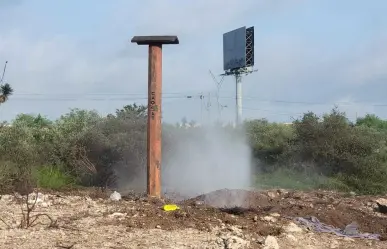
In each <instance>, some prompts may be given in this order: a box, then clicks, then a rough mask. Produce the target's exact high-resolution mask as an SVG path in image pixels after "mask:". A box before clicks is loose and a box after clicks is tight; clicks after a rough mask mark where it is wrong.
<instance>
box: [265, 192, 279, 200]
mask: <svg viewBox="0 0 387 249" xmlns="http://www.w3.org/2000/svg"><path fill="white" fill-rule="evenodd" d="M267 196H269V197H270V198H272V199H274V198H277V197H278V195H277V193H276V192H267Z"/></svg>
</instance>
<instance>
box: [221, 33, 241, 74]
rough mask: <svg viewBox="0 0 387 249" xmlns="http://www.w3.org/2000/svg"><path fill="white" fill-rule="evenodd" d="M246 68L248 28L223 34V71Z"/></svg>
mask: <svg viewBox="0 0 387 249" xmlns="http://www.w3.org/2000/svg"><path fill="white" fill-rule="evenodd" d="M245 66H246V27H242V28H239V29H235V30H233V31H230V32H227V33H225V34H223V69H224V70H225V71H226V70H232V69H237V68H241V67H245Z"/></svg>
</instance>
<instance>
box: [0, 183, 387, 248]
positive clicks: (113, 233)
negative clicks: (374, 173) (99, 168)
mask: <svg viewBox="0 0 387 249" xmlns="http://www.w3.org/2000/svg"><path fill="white" fill-rule="evenodd" d="M236 196H237V197H238V198H237V197H236ZM241 196H243V198H244V199H243V203H244V204H245V206H244V207H240V208H235V207H233V206H234V205H235V203H234V202H235V201H238V202H239V203H241V202H240V201H241V200H240V197H241ZM101 197H102V198H101ZM376 198H377V197H361V198H360V197H344V196H342V195H339V194H335V193H331V192H310V193H303V192H287V191H283V190H280V191H269V192H261V193H255V192H244V191H228V190H222V191H216V192H213V193H210V194H208V195H205V196H200V197H198V198H195V199H191V200H187V201H184V202H183V203H180V204H179V205H180V207H181V209H180V210H177V211H172V212H165V211H163V210H162V206H163V204H164V203H165V202H164V201H162V200H156V199H149V198H145V197H141V196H129V197H126V198H124V199H123V200H121V201H117V202H114V201H111V200H109V198H108V196H107V195H103V196H96V195H95V193H90V192H87V193H71V194H70V193H68V194H66V195H64V194H63V195H56V194H45V195H42V198H41V199H39V201H38V202H37V205H36V208H35V210H34V212H33V213H32V215H36V214H48V215H49V216H50V217H51V218H52V219H54V220H56V221H57V222H56V223H55V224H51V227H49V224H50V220H49V219H48V218H47V217H40V218H39V220H38V222H39V223H40V224H37V223H36V224H37V225H36V226H34V227H31V228H28V229H20V228H17V226H18V225H19V224H20V221H21V206H23V205H24V204H20V203H17V202H18V201H17V199H16V198H15V197H14V196H9V195H4V196H2V197H1V201H0V218H1V219H2V220H3V221H4V222H1V221H0V229H1V230H0V245H1V248H2V249H3V248H4V249H8V248H10V249H11V248H12V249H16V248H21V249H23V248H26V249H27V248H28V249H30V248H34V249H40V248H42V249H43V248H45V249H46V248H69V249H81V248H115V249H118V248H120V249H123V248H214V249H218V248H219V249H224V248H229V249H234V248H266V249H276V248H285V249H286V248H297V249H298V248H299V249H303V248H305V249H306V248H309V249H317V248H321V249H322V248H324V249H325V248H354V249H362V248H376V249H378V248H386V249H387V242H386V241H378V240H366V239H351V238H342V237H338V236H336V235H331V234H325V233H316V232H313V231H310V230H308V229H306V228H304V227H302V226H301V225H298V224H296V221H292V220H291V219H289V217H296V216H300V217H305V216H308V215H312V216H315V217H317V218H318V219H320V220H321V221H322V222H325V223H328V224H330V225H334V226H337V227H340V228H342V227H343V226H345V225H347V224H349V223H351V222H353V221H355V222H357V223H358V225H359V229H360V230H361V232H369V233H379V234H382V235H383V236H384V235H385V233H386V230H385V229H386V228H387V216H386V215H384V214H380V213H378V212H375V211H374V210H373V208H374V205H376V204H374V200H375V199H376ZM208 204H211V205H213V206H216V205H220V206H222V207H225V206H226V208H223V209H220V208H214V207H210V206H208ZM227 205H229V207H227ZM24 206H25V205H24ZM288 216H289V217H288ZM383 238H384V237H382V239H383Z"/></svg>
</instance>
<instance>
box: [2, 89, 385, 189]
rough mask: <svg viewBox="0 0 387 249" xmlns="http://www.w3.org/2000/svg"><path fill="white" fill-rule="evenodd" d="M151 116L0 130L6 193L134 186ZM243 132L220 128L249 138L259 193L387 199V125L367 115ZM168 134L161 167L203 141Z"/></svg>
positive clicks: (141, 110) (75, 115)
mask: <svg viewBox="0 0 387 249" xmlns="http://www.w3.org/2000/svg"><path fill="white" fill-rule="evenodd" d="M2 93H3V96H5V95H7V97H8V96H9V94H10V93H12V90H11V91H9V90H8V91H7V90H5V91H4V89H2ZM7 97H5V98H2V99H6V98H7ZM146 115H147V108H146V107H144V106H138V105H128V106H125V107H123V108H122V109H119V110H117V111H116V112H115V113H113V114H109V115H107V116H101V115H99V114H98V113H97V112H96V111H87V110H79V109H74V110H71V111H70V112H69V113H67V114H65V115H63V116H61V117H60V118H59V119H58V120H55V121H51V120H48V119H47V118H45V117H42V116H41V115H27V114H20V115H19V116H17V117H16V118H15V120H13V121H12V123H11V124H10V125H8V126H2V127H1V128H0V190H1V191H3V192H4V191H14V190H16V191H19V192H20V191H22V190H23V189H25V188H26V185H31V186H38V187H41V188H51V189H60V188H66V187H72V186H75V185H77V186H98V187H114V186H115V184H116V183H117V176H118V175H120V174H121V173H122V172H125V175H129V176H131V177H132V178H133V179H135V178H136V177H138V172H141V171H144V170H145V167H144V165H145V163H146ZM244 126H245V129H236V130H234V129H230V127H223V128H221V127H220V126H219V129H228V130H230V131H231V130H233V131H232V132H234V133H235V134H233V135H238V134H237V133H238V132H239V135H240V136H243V135H246V136H247V138H248V141H249V144H250V146H251V151H252V154H253V157H254V159H255V160H254V162H255V166H256V168H257V170H258V174H257V186H259V187H262V188H265V187H273V186H277V187H284V188H299V189H310V188H330V189H339V190H344V191H355V192H356V193H364V194H365V193H371V194H376V193H386V192H387V184H385V183H386V182H387V144H386V143H387V121H384V120H381V119H380V118H378V117H376V116H374V115H366V116H365V117H363V118H359V119H358V120H357V122H355V123H351V122H349V121H348V119H347V118H346V116H345V114H344V113H341V112H339V111H338V110H337V109H334V110H332V111H331V112H330V113H328V114H326V115H323V116H322V117H318V116H316V115H315V114H313V113H305V114H304V116H303V117H302V118H300V119H298V120H295V121H294V122H293V124H291V125H285V124H279V123H270V122H268V121H267V120H252V121H246V122H245V124H244ZM163 129H164V132H163V143H164V145H163V146H164V147H163V148H164V150H163V153H165V156H163V160H168V153H169V152H170V151H173V150H174V149H177V148H174V146H175V147H176V145H175V144H176V143H175V142H174V141H176V139H179V137H181V134H182V132H184V133H185V134H186V135H187V134H188V136H186V137H185V138H189V136H192V137H194V136H195V134H197V133H192V134H191V135H190V129H188V130H186V129H182V128H179V127H176V126H174V125H168V124H164V126H163ZM195 129H201V128H200V127H198V128H192V130H195ZM241 132H243V133H245V134H242V133H241Z"/></svg>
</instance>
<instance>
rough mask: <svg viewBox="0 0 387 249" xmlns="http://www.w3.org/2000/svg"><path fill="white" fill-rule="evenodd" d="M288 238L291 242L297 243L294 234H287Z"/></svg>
mask: <svg viewBox="0 0 387 249" xmlns="http://www.w3.org/2000/svg"><path fill="white" fill-rule="evenodd" d="M286 238H288V239H289V240H291V241H297V239H296V237H294V235H292V234H286Z"/></svg>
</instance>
